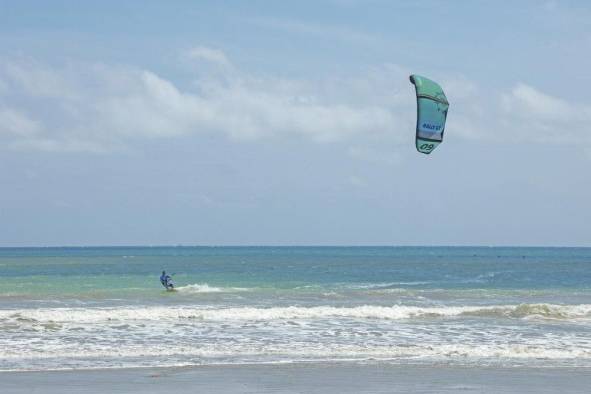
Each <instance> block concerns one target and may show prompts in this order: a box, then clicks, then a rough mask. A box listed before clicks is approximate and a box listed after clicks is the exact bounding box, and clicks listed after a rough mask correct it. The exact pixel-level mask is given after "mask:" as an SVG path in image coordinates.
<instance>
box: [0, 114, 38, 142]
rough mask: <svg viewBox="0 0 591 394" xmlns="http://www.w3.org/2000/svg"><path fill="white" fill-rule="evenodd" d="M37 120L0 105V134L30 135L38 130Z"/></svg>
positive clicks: (13, 135)
mask: <svg viewBox="0 0 591 394" xmlns="http://www.w3.org/2000/svg"><path fill="white" fill-rule="evenodd" d="M40 129H41V127H40V125H39V123H38V122H36V121H34V120H33V119H31V118H29V117H28V116H27V115H26V114H24V113H22V112H20V111H18V110H14V109H11V108H2V107H0V136H2V135H11V136H12V137H17V138H18V137H25V138H26V137H30V136H34V135H35V134H37V133H38V132H39V131H40Z"/></svg>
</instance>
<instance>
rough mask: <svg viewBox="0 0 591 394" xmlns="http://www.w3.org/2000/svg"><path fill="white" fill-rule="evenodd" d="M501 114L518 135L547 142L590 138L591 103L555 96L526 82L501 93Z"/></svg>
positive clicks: (572, 141)
mask: <svg viewBox="0 0 591 394" xmlns="http://www.w3.org/2000/svg"><path fill="white" fill-rule="evenodd" d="M501 100H502V101H501V102H502V112H501V115H502V116H503V117H504V119H506V122H507V123H513V124H514V126H513V127H514V128H515V129H516V130H515V131H516V136H517V137H522V138H531V139H532V140H534V141H535V140H541V141H546V142H560V143H565V142H571V143H580V142H584V141H590V142H591V133H590V132H591V126H589V125H591V106H590V105H588V104H580V103H573V102H568V101H566V100H564V99H561V98H558V97H553V96H551V95H548V94H545V93H542V92H540V91H539V90H537V89H535V88H533V87H531V86H528V85H526V84H523V83H519V84H517V85H516V86H515V87H514V88H513V89H512V90H511V92H509V93H507V94H504V95H503V96H502V99H501Z"/></svg>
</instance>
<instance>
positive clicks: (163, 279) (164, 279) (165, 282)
mask: <svg viewBox="0 0 591 394" xmlns="http://www.w3.org/2000/svg"><path fill="white" fill-rule="evenodd" d="M171 281H172V278H171V277H170V275H166V271H162V275H160V283H162V286H164V287H166V290H171V289H174V284H173V283H172V282H171Z"/></svg>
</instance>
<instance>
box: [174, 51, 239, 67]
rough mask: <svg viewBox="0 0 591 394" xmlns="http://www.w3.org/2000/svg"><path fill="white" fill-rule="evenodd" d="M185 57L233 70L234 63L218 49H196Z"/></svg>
mask: <svg viewBox="0 0 591 394" xmlns="http://www.w3.org/2000/svg"><path fill="white" fill-rule="evenodd" d="M185 55H186V56H187V57H188V58H189V59H192V60H200V61H206V62H210V63H213V64H217V65H219V66H222V67H225V68H231V67H232V63H230V60H228V58H227V56H226V54H225V53H224V52H222V51H220V50H218V49H213V48H208V47H203V46H199V47H194V48H191V49H189V50H188V51H186V52H185Z"/></svg>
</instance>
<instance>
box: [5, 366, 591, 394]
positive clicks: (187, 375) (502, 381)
mask: <svg viewBox="0 0 591 394" xmlns="http://www.w3.org/2000/svg"><path fill="white" fill-rule="evenodd" d="M590 386H591V368H589V367H539V368H534V367H490V366H486V367H484V366H483V367H476V366H448V365H439V366H420V365H393V364H380V363H376V364H353V363H297V364H240V365H237V364H220V365H204V366H187V367H139V368H123V369H87V370H54V371H10V372H9V371H5V372H0V391H1V392H2V393H5V394H21V393H30V392H43V393H50V394H52V393H56V394H57V393H60V394H64V393H88V394H91V393H92V394H94V393H105V392H115V393H116V392H125V393H136V392H138V393H139V392H141V393H143V394H146V393H170V391H171V390H174V392H175V393H179V392H181V393H185V392H186V393H189V392H191V393H194V392H204V393H205V392H206V393H214V394H215V393H285V394H287V393H335V394H336V393H360V392H364V393H409V392H412V393H455V392H458V391H462V392H468V393H488V392H494V393H529V392H531V393H555V392H560V393H561V394H567V393H583V392H587V390H588V388H589V387H590Z"/></svg>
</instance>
